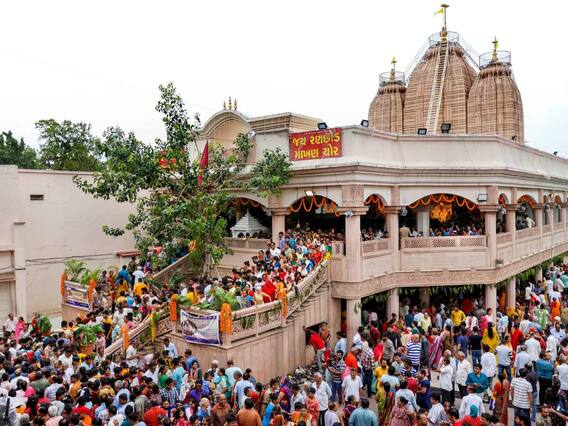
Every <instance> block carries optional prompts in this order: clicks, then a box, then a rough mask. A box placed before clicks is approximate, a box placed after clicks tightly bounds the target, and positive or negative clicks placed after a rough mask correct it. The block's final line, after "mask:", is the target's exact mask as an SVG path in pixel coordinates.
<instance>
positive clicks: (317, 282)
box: [226, 260, 329, 341]
mask: <svg viewBox="0 0 568 426" xmlns="http://www.w3.org/2000/svg"><path fill="white" fill-rule="evenodd" d="M328 267H329V260H325V261H323V262H322V263H321V264H320V265H319V266H317V267H316V269H315V271H313V272H312V273H311V274H310V275H308V276H307V277H306V278H304V279H303V280H302V281H301V282H300V283H299V284H298V290H297V292H296V291H293V290H292V291H290V292H289V293H288V295H287V298H288V312H287V315H286V318H289V317H290V315H292V314H293V313H294V312H295V311H296V310H297V309H298V308H299V307H300V306H301V305H302V303H304V302H305V301H306V300H308V299H309V298H310V297H311V296H312V295H313V294H314V293H315V292H316V290H317V289H318V288H320V287H321V286H322V285H324V284H325V283H326V282H328V280H329V274H328ZM286 318H284V317H283V315H282V303H281V302H280V301H275V302H270V303H263V304H262V305H258V306H252V307H250V308H246V309H241V310H239V311H236V312H234V313H233V334H232V335H231V336H230V337H229V336H226V337H229V338H230V340H231V341H236V340H241V339H244V338H246V337H250V336H258V335H259V334H261V333H264V332H266V331H269V330H273V329H276V328H278V327H280V326H282V325H284V324H285V323H286Z"/></svg>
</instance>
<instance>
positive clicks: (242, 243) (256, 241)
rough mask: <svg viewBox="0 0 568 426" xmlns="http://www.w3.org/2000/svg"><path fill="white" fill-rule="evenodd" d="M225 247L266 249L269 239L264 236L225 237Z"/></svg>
mask: <svg viewBox="0 0 568 426" xmlns="http://www.w3.org/2000/svg"><path fill="white" fill-rule="evenodd" d="M225 243H226V244H227V247H230V248H246V249H254V250H266V248H267V247H268V244H269V243H270V240H266V239H264V238H232V237H227V238H225Z"/></svg>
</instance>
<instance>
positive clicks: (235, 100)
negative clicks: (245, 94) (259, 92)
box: [235, 98, 237, 111]
mask: <svg viewBox="0 0 568 426" xmlns="http://www.w3.org/2000/svg"><path fill="white" fill-rule="evenodd" d="M236 110H237V98H235V111H236Z"/></svg>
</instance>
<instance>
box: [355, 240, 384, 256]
mask: <svg viewBox="0 0 568 426" xmlns="http://www.w3.org/2000/svg"><path fill="white" fill-rule="evenodd" d="M361 248H362V250H363V254H368V253H374V252H377V251H384V250H388V249H389V248H390V243H389V239H388V238H385V239H381V240H369V241H363V242H362V243H361Z"/></svg>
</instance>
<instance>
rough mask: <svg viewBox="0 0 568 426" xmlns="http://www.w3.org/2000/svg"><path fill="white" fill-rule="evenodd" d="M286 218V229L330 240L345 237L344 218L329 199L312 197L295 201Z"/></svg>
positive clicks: (318, 196) (317, 196)
mask: <svg viewBox="0 0 568 426" xmlns="http://www.w3.org/2000/svg"><path fill="white" fill-rule="evenodd" d="M289 212H290V213H289V214H288V216H286V229H287V230H290V231H302V232H310V231H311V232H316V233H317V234H318V235H320V236H326V237H328V238H331V239H337V238H339V237H341V238H343V235H345V217H344V216H343V215H341V214H340V213H338V212H337V204H336V203H335V202H334V201H333V200H330V199H329V198H326V197H323V196H320V195H313V196H305V197H302V198H300V199H298V200H296V201H295V202H294V203H293V204H292V205H291V206H290V208H289Z"/></svg>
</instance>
